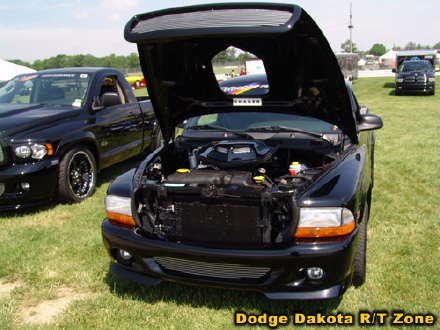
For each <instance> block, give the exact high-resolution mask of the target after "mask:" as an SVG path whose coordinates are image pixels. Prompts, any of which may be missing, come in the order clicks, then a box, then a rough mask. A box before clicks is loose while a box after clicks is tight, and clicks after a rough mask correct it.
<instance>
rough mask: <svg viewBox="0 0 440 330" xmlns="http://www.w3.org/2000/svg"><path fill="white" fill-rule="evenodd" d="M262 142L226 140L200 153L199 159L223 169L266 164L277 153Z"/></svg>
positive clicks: (274, 148)
mask: <svg viewBox="0 0 440 330" xmlns="http://www.w3.org/2000/svg"><path fill="white" fill-rule="evenodd" d="M276 149H277V148H276V147H270V146H268V145H266V144H265V143H264V142H262V141H249V140H242V141H241V140H224V141H220V142H218V143H216V144H213V145H210V146H209V147H207V148H206V149H205V150H202V151H201V152H200V153H199V159H200V160H203V161H205V162H207V163H210V164H215V165H217V166H219V167H221V168H228V167H233V166H234V167H235V166H241V165H249V164H258V163H266V162H268V161H270V159H271V157H272V155H273V154H274V153H275V151H276Z"/></svg>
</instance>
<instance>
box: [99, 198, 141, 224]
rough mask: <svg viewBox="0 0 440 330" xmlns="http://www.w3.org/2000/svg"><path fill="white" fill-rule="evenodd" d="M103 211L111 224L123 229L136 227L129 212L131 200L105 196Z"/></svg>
mask: <svg viewBox="0 0 440 330" xmlns="http://www.w3.org/2000/svg"><path fill="white" fill-rule="evenodd" d="M105 210H106V213H107V216H108V218H109V220H110V221H111V222H113V223H115V224H117V225H120V226H123V227H129V228H134V227H136V221H134V219H133V214H132V212H131V198H128V197H120V196H115V195H107V196H106V197H105Z"/></svg>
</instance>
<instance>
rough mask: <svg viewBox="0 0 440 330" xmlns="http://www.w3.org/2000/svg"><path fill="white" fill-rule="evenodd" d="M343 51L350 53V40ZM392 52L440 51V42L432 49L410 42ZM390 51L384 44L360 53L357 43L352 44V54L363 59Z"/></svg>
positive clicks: (343, 44)
mask: <svg viewBox="0 0 440 330" xmlns="http://www.w3.org/2000/svg"><path fill="white" fill-rule="evenodd" d="M341 49H342V51H344V52H347V53H348V52H350V40H347V41H345V42H343V43H342V44H341ZM391 49H392V50H395V51H399V50H415V49H440V42H437V43H436V44H434V45H433V46H432V47H431V46H429V45H421V44H417V43H415V42H413V41H410V42H408V43H407V44H406V45H405V46H404V47H401V46H396V45H394V46H393V48H391ZM388 50H389V49H387V48H386V47H385V45H383V44H374V45H373V46H372V47H371V49H369V50H367V51H359V50H358V49H357V46H356V43H353V44H352V52H353V53H358V54H359V56H361V57H363V56H365V55H367V54H368V55H374V56H382V55H383V54H385V53H386V52H387V51H388Z"/></svg>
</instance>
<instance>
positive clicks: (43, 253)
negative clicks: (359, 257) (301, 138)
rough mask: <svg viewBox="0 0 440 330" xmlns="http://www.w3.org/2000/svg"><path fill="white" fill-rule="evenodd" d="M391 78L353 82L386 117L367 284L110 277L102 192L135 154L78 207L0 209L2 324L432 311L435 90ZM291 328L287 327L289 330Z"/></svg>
mask: <svg viewBox="0 0 440 330" xmlns="http://www.w3.org/2000/svg"><path fill="white" fill-rule="evenodd" d="M392 82H393V78H363V79H359V80H358V81H356V82H355V84H354V88H355V90H356V92H357V96H358V99H359V102H360V103H361V104H366V105H368V106H369V108H370V112H372V113H376V114H378V115H380V116H382V118H383V120H384V128H383V129H382V130H379V131H378V132H377V144H376V168H375V189H374V193H373V202H372V211H371V218H370V223H369V237H368V250H369V251H368V270H367V281H366V283H365V284H364V285H363V286H362V287H361V288H353V287H351V288H349V289H348V291H347V292H346V294H345V295H344V297H343V298H342V299H336V300H330V301H327V302H323V301H321V302H297V301H290V302H286V301H284V302H277V301H269V300H267V299H266V298H264V296H262V295H261V294H258V293H254V292H238V291H228V290H220V289H210V288H199V287H190V286H183V285H178V284H173V283H164V284H162V285H160V286H158V287H153V288H151V287H145V286H140V285H137V284H134V283H130V282H126V281H124V280H120V279H118V278H115V277H113V276H111V275H109V274H108V273H107V271H108V263H109V259H108V256H107V255H106V252H105V250H104V247H103V245H102V241H101V233H100V224H101V221H102V219H103V218H104V216H105V215H104V209H103V199H104V196H105V191H106V188H107V186H108V184H109V183H110V181H111V180H112V178H114V177H115V176H116V175H117V174H118V173H121V172H123V171H125V170H127V169H129V168H131V167H132V166H134V165H135V164H136V162H138V161H139V159H135V160H131V161H127V162H124V163H122V164H120V165H118V166H114V167H112V168H110V169H107V170H105V171H103V172H102V173H101V175H100V180H99V186H98V189H97V192H96V193H95V195H94V196H93V197H92V198H90V199H89V200H87V201H85V202H84V203H81V204H79V205H55V204H49V205H46V206H44V207H41V208H38V209H32V210H28V211H23V212H13V213H2V214H1V215H0V329H31V330H32V329H72V330H73V329H75V330H78V329H118V330H123V329H130V330H136V329H232V328H234V325H233V313H234V311H236V310H240V311H244V312H247V313H257V314H260V313H263V312H268V313H272V314H287V315H290V316H291V315H293V313H294V312H299V311H301V312H303V313H308V314H310V313H316V312H322V313H326V314H330V313H333V314H334V313H337V312H343V313H350V314H353V315H355V316H356V315H357V314H358V312H359V311H361V310H368V311H373V310H382V311H388V312H391V311H393V310H404V311H406V312H407V313H412V314H414V313H436V314H437V313H438V310H439V288H440V286H439V188H440V181H439V163H440V159H439V141H440V137H439V132H440V127H439V121H440V120H439V119H440V117H439V98H438V95H439V90H437V95H436V96H399V97H396V96H394V95H393V88H392ZM439 83H440V82H439V81H438V82H437V86H439V85H440V84H439ZM7 285H15V288H14V289H12V290H9V291H8V292H5V290H4V289H3V290H2V289H1V288H2V287H3V288H4V287H5V286H7ZM66 292H67V293H66ZM76 294H81V297H82V298H83V299H81V300H75V301H74V302H73V303H71V304H70V305H68V307H67V308H66V309H65V310H64V311H63V312H60V313H58V314H56V316H55V317H54V318H53V319H51V320H49V323H35V324H33V323H26V322H27V321H26V320H28V319H26V318H25V315H26V313H28V312H29V310H30V311H31V313H30V314H31V316H32V315H33V317H35V318H37V317H38V315H39V314H38V313H39V310H40V309H41V306H44V304H48V302H49V303H50V302H53V305H55V306H56V305H57V304H58V305H61V304H62V300H56V299H59V298H60V297H64V296H69V295H70V296H71V295H74V296H75V295H76ZM40 304H42V305H40ZM49 305H50V304H49ZM437 317H438V314H437ZM437 326H438V324H436V326H434V327H431V328H436V327H437ZM295 327H296V326H295V325H292V324H291V323H290V324H289V325H288V326H287V327H286V329H287V328H288V329H293V328H295ZM246 328H248V327H246ZM249 328H254V327H249ZM261 328H265V327H261ZM325 328H338V329H344V328H346V329H353V327H350V326H346V327H344V326H339V327H331V326H329V327H325ZM355 328H356V327H355ZM368 328H370V329H376V328H382V329H383V328H384V327H379V326H376V327H374V326H373V327H368ZM385 328H391V326H389V325H388V326H386V327H385ZM409 328H412V327H406V329H409ZM424 328H426V327H418V329H424ZM321 329H322V327H321Z"/></svg>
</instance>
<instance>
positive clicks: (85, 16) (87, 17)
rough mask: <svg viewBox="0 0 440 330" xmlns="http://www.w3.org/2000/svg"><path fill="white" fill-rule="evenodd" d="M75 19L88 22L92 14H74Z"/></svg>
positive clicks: (84, 12) (85, 12)
mask: <svg viewBox="0 0 440 330" xmlns="http://www.w3.org/2000/svg"><path fill="white" fill-rule="evenodd" d="M73 16H74V17H76V18H78V19H80V20H87V19H89V18H90V12H88V11H82V12H79V13H76V14H73Z"/></svg>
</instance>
